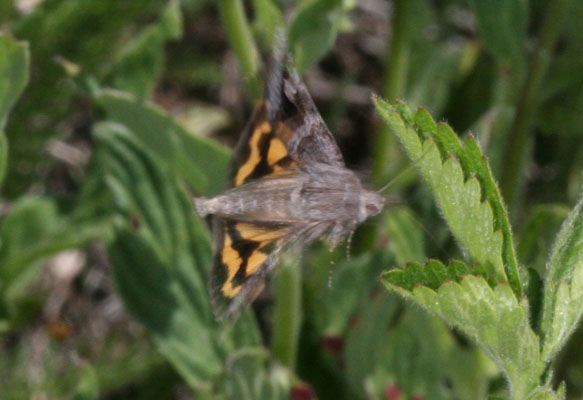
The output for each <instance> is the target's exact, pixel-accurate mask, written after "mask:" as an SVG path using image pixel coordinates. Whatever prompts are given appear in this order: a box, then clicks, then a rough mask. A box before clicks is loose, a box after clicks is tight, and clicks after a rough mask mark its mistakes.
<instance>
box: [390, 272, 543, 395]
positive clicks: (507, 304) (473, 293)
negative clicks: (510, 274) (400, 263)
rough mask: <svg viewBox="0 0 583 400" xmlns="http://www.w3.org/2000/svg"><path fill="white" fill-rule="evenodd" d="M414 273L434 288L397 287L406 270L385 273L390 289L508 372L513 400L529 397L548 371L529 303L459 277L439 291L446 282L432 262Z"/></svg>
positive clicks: (509, 292)
mask: <svg viewBox="0 0 583 400" xmlns="http://www.w3.org/2000/svg"><path fill="white" fill-rule="evenodd" d="M410 268H411V269H413V268H415V269H416V271H414V272H415V274H417V275H421V276H424V277H429V278H428V279H427V281H428V283H429V285H417V286H415V287H414V288H412V289H410V288H407V287H403V286H400V285H398V284H395V282H397V283H400V281H399V280H398V279H395V278H396V277H400V276H401V275H403V272H405V273H406V272H407V270H405V271H390V272H388V273H387V274H385V276H384V279H383V281H384V283H385V285H386V286H387V287H388V288H389V289H391V290H395V291H397V292H398V293H400V294H401V295H403V296H404V297H406V298H409V299H412V300H414V301H415V302H416V303H418V304H420V305H422V306H423V307H425V308H426V309H427V310H429V311H430V312H432V313H434V314H436V315H438V316H440V317H441V318H443V319H444V320H445V321H446V322H447V323H448V324H449V325H451V326H453V327H455V328H457V329H459V330H460V331H462V332H464V333H465V334H466V335H467V336H468V337H469V338H471V339H472V340H473V341H474V342H476V343H477V344H478V345H480V346H481V347H482V348H483V349H484V350H485V351H486V353H487V354H488V355H489V356H490V357H491V358H492V359H493V360H494V362H495V363H496V364H497V365H498V367H499V368H500V369H501V370H502V371H503V372H504V373H505V375H506V377H507V379H508V381H509V385H510V391H511V393H513V395H514V397H513V398H517V399H520V398H525V397H526V395H527V394H528V393H529V392H530V391H531V390H532V389H533V388H535V387H536V385H537V383H538V379H539V376H540V374H541V373H542V371H543V369H544V367H545V364H544V363H543V362H542V361H541V359H540V355H539V339H538V337H537V336H536V335H535V333H534V332H533V331H532V330H531V328H530V324H529V321H528V309H527V306H526V304H524V303H519V302H518V300H517V299H516V297H515V296H514V294H513V292H512V289H511V288H510V287H509V286H508V285H506V284H499V285H497V286H495V287H494V288H492V287H491V286H490V285H489V284H488V282H487V281H486V280H485V279H484V278H483V277H480V276H473V275H465V276H464V275H459V274H458V276H457V279H455V280H447V281H446V280H443V282H444V283H443V284H441V285H439V287H438V288H437V289H434V288H432V286H434V285H435V283H436V281H437V280H438V279H443V276H442V275H440V274H442V268H441V266H438V265H436V264H435V263H434V262H432V263H429V264H428V265H427V266H426V267H424V268H422V270H421V271H419V266H415V267H408V269H410ZM466 268H467V267H466ZM447 269H448V270H449V269H452V267H451V266H450V267H448V268H447ZM425 270H429V271H425ZM435 271H437V272H438V273H436V272H435ZM435 276H439V278H436V277H435Z"/></svg>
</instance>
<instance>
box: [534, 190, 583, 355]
mask: <svg viewBox="0 0 583 400" xmlns="http://www.w3.org/2000/svg"><path fill="white" fill-rule="evenodd" d="M581 304H583V197H582V198H581V199H580V200H579V202H578V203H577V205H576V206H575V208H574V209H573V210H572V211H571V212H570V213H569V215H568V216H567V219H566V220H565V222H564V223H563V226H562V227H561V230H560V232H559V234H558V235H557V238H556V240H555V243H554V245H553V250H552V252H551V255H550V257H549V261H548V264H547V271H546V277H545V288H544V294H543V311H542V320H541V331H542V333H543V338H544V339H543V340H544V342H543V353H542V354H543V359H544V360H545V361H548V360H551V359H552V358H553V357H554V356H555V355H556V354H557V352H558V351H559V350H560V349H561V347H562V346H563V345H564V344H565V342H566V341H567V339H568V338H569V336H570V335H571V334H572V333H573V331H574V329H575V328H576V326H577V325H578V323H579V321H580V320H581V315H582V314H583V307H581Z"/></svg>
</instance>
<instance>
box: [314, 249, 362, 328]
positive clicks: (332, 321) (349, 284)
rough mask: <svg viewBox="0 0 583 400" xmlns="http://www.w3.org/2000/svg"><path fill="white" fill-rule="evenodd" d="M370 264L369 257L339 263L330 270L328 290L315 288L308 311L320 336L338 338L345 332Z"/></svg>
mask: <svg viewBox="0 0 583 400" xmlns="http://www.w3.org/2000/svg"><path fill="white" fill-rule="evenodd" d="M370 263H371V257H370V256H366V255H363V256H360V257H358V258H353V259H350V260H343V261H342V262H341V263H339V264H338V265H335V266H333V267H331V268H333V270H332V272H331V273H332V274H333V275H332V284H331V285H330V287H328V288H322V287H321V286H319V287H318V288H317V289H316V291H315V299H314V301H313V305H312V306H311V307H310V308H311V310H312V311H313V313H314V317H313V319H314V322H315V324H316V327H317V329H318V331H319V332H321V333H322V334H323V335H325V336H341V335H342V334H343V333H344V332H345V331H346V329H347V327H348V325H349V323H350V319H351V316H352V314H353V313H354V311H355V310H356V309H357V307H358V305H359V303H360V302H361V296H362V294H363V292H364V291H365V288H367V284H368V282H369V281H368V276H367V274H366V273H365V271H366V268H367V267H368V265H369V264H370ZM323 265H326V264H323Z"/></svg>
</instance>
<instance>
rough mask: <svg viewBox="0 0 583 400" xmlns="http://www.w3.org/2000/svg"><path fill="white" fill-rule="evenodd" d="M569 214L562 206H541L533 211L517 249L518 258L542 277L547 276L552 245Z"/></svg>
mask: <svg viewBox="0 0 583 400" xmlns="http://www.w3.org/2000/svg"><path fill="white" fill-rule="evenodd" d="M568 213H569V209H568V208H566V207H565V206H562V205H546V204H543V205H540V206H537V207H535V208H534V209H533V210H532V211H531V216H530V219H529V221H528V222H527V224H526V226H525V227H524V229H523V233H522V237H521V240H520V243H519V245H518V248H517V254H518V258H519V259H520V262H521V263H523V264H524V265H528V266H529V267H531V268H534V269H535V270H536V271H537V272H538V273H539V275H540V276H544V275H545V266H546V261H547V259H548V256H549V254H550V252H551V243H552V242H553V239H554V238H555V237H556V235H557V232H558V231H559V228H560V226H561V223H562V222H563V221H564V220H565V217H566V216H567V214H568Z"/></svg>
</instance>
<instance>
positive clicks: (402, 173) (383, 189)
mask: <svg viewBox="0 0 583 400" xmlns="http://www.w3.org/2000/svg"><path fill="white" fill-rule="evenodd" d="M428 150H429V149H427V150H425V152H424V153H423V154H421V156H419V158H418V159H417V160H415V161H413V162H412V163H411V164H412V165H408V166H406V167H404V168H403V169H402V170H401V171H400V172H399V173H398V174H397V175H396V176H395V177H394V178H393V179H391V180H390V181H389V182H388V183H387V184H386V185H384V186H383V187H382V188H381V189H379V190H378V191H377V193H382V192H384V191H385V190H387V189H388V188H389V187H391V186H392V185H393V184H394V183H395V182H396V181H398V180H399V179H400V178H401V177H402V176H403V175H405V173H407V172H409V170H410V169H411V168H412V167H413V166H414V165H416V164H417V163H418V162H419V161H421V160H423V157H425V155H427V153H428Z"/></svg>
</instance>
